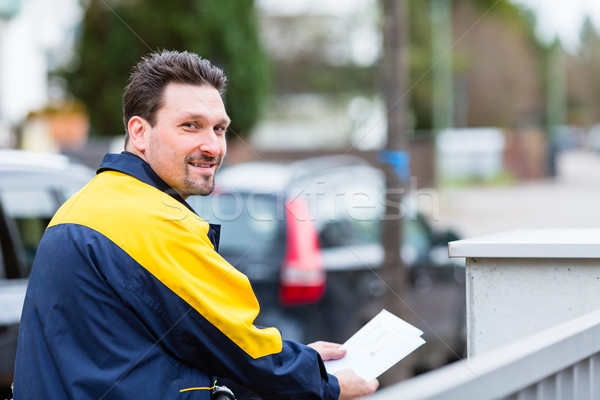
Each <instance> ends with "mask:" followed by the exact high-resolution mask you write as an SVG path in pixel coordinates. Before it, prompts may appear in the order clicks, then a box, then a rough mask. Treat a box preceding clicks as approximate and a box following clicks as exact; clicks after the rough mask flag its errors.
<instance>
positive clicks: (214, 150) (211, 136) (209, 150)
mask: <svg viewBox="0 0 600 400" xmlns="http://www.w3.org/2000/svg"><path fill="white" fill-rule="evenodd" d="M200 151H201V152H203V153H205V154H208V155H210V156H211V157H216V156H218V155H219V152H220V146H219V139H218V138H217V135H216V134H215V133H214V132H213V131H208V132H206V134H204V135H202V143H200Z"/></svg>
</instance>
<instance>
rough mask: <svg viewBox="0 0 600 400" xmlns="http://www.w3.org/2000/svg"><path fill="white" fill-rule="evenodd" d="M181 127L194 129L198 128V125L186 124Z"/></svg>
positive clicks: (193, 123)
mask: <svg viewBox="0 0 600 400" xmlns="http://www.w3.org/2000/svg"><path fill="white" fill-rule="evenodd" d="M181 125H182V126H185V127H186V128H192V129H193V128H196V127H198V125H197V124H196V123H195V122H184V123H183V124H181Z"/></svg>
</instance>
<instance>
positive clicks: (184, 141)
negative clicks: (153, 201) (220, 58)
mask: <svg viewBox="0 0 600 400" xmlns="http://www.w3.org/2000/svg"><path fill="white" fill-rule="evenodd" d="M144 122H145V121H144ZM229 123H230V120H229V117H228V116H227V113H226V111H225V106H224V104H223V101H222V100H221V96H220V95H219V92H218V91H217V90H216V89H214V88H213V87H211V86H206V85H203V86H196V85H186V84H175V83H171V84H169V85H168V86H167V87H166V88H165V91H164V93H163V105H162V107H161V108H160V109H159V110H158V112H157V113H156V121H155V124H154V126H153V127H150V125H149V124H147V123H146V127H145V129H146V132H145V133H144V139H143V149H142V150H141V154H142V158H144V159H145V160H146V162H148V164H150V166H151V167H152V169H153V170H154V172H156V174H158V176H160V178H161V179H162V180H164V181H165V182H166V183H167V184H168V185H169V186H171V187H172V188H173V189H175V191H177V193H179V195H181V196H182V197H183V198H184V199H185V198H187V197H188V196H190V195H207V194H209V193H211V192H212V191H213V189H214V180H215V174H216V172H217V170H218V169H219V167H220V166H221V163H222V161H223V157H225V152H226V151H227V146H226V143H225V131H226V130H227V127H228V126H229Z"/></svg>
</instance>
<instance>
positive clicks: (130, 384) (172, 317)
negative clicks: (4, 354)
mask: <svg viewBox="0 0 600 400" xmlns="http://www.w3.org/2000/svg"><path fill="white" fill-rule="evenodd" d="M216 245H217V246H218V232H217V230H216V228H215V227H213V226H210V225H209V224H208V223H207V222H205V221H204V220H202V219H201V218H200V217H198V216H197V215H196V214H195V213H194V212H193V210H192V209H191V208H190V207H189V206H188V205H187V203H186V202H185V201H184V200H183V199H182V198H181V197H179V196H178V195H177V194H175V193H174V191H173V190H172V189H171V188H169V187H168V185H167V184H165V183H164V182H163V181H162V180H161V179H160V178H159V177H158V176H157V175H156V174H155V173H154V172H153V171H152V169H151V168H150V166H149V165H148V164H147V163H145V162H144V161H143V160H142V159H140V158H138V157H137V156H135V155H133V154H130V153H126V152H125V153H122V154H109V155H107V156H106V157H105V158H104V160H103V162H102V165H101V166H100V169H99V170H98V175H97V176H96V177H95V178H94V179H93V180H92V181H91V182H90V183H89V184H87V185H86V186H85V187H84V188H82V189H81V190H80V191H79V192H78V193H77V194H76V195H75V196H73V197H72V198H71V199H70V200H68V201H67V202H66V203H65V204H64V205H63V206H62V207H61V208H60V209H59V210H58V212H57V213H56V215H55V216H54V218H53V219H52V221H51V222H50V225H49V226H48V229H47V230H46V232H45V234H44V237H43V238H42V241H41V243H40V245H39V248H38V252H37V256H36V260H35V263H34V266H33V270H32V273H31V277H30V280H29V286H28V290H27V296H26V299H25V305H24V308H23V314H22V319H21V327H20V332H19V343H18V350H17V360H16V367H15V396H14V397H15V400H29V399H61V400H64V399H77V400H84V399H95V400H99V399H107V400H108V399H161V400H167V399H208V398H209V388H210V387H212V386H213V384H214V380H215V377H223V378H227V379H228V380H231V381H233V382H235V383H236V384H238V385H240V386H242V387H245V388H247V389H249V390H250V391H252V392H255V393H257V394H258V395H260V396H261V397H263V398H268V399H271V398H273V399H292V398H293V399H313V398H314V399H337V398H338V396H339V386H338V382H337V379H336V378H335V377H334V376H332V375H328V374H327V373H326V371H325V368H324V366H323V363H322V361H321V359H320V357H319V356H318V354H317V352H316V351H314V350H313V349H311V348H309V347H306V346H304V345H301V344H298V343H294V342H289V341H285V340H282V338H281V335H280V333H279V331H277V330H276V329H275V328H260V327H256V326H254V325H253V321H254V319H255V318H256V316H257V314H258V311H259V306H258V302H257V300H256V297H255V296H254V293H253V291H252V289H251V287H250V283H249V281H248V279H247V278H246V276H245V275H243V274H242V273H240V272H239V271H237V270H236V269H235V268H234V267H232V266H231V265H229V264H228V263H227V262H226V261H225V260H224V259H223V258H222V257H221V256H219V254H218V253H217V252H216V251H215V246H216Z"/></svg>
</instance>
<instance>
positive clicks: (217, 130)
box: [215, 125, 227, 133]
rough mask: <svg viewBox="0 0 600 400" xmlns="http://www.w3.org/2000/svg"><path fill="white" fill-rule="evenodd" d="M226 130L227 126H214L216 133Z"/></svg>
mask: <svg viewBox="0 0 600 400" xmlns="http://www.w3.org/2000/svg"><path fill="white" fill-rule="evenodd" d="M226 131H227V127H225V126H222V125H217V126H215V132H217V133H225V132H226Z"/></svg>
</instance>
